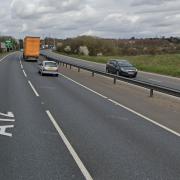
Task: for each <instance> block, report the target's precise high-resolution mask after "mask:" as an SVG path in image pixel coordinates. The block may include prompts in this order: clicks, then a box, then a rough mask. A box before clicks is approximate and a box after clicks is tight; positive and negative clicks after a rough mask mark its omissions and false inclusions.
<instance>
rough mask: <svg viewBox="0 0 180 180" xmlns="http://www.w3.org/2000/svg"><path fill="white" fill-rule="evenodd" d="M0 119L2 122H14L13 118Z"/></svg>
mask: <svg viewBox="0 0 180 180" xmlns="http://www.w3.org/2000/svg"><path fill="white" fill-rule="evenodd" d="M0 121H3V122H14V121H15V119H0Z"/></svg>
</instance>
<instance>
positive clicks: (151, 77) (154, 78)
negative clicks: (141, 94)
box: [42, 50, 180, 89]
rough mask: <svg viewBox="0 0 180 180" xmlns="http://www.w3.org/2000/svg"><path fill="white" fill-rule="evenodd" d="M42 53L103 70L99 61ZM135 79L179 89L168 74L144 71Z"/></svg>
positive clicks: (178, 82) (179, 86)
mask: <svg viewBox="0 0 180 180" xmlns="http://www.w3.org/2000/svg"><path fill="white" fill-rule="evenodd" d="M42 52H43V53H44V54H46V55H49V56H52V57H54V58H57V59H58V58H60V59H62V60H64V61H67V62H71V63H74V62H75V63H77V64H79V65H84V66H87V67H91V68H96V69H97V70H101V71H105V65H104V64H100V63H94V62H89V61H84V60H80V59H77V58H72V57H68V56H64V55H60V54H57V53H54V52H51V51H45V50H43V51H42ZM136 79H137V80H141V81H145V82H150V83H153V84H157V85H162V86H166V87H170V88H174V89H180V79H179V78H173V77H168V76H162V75H157V74H153V73H146V72H139V73H138V75H137V77H136Z"/></svg>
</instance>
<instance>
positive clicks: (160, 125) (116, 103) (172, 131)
mask: <svg viewBox="0 0 180 180" xmlns="http://www.w3.org/2000/svg"><path fill="white" fill-rule="evenodd" d="M59 74H60V75H62V76H63V77H64V78H66V79H68V80H70V81H72V82H74V83H76V84H78V85H79V86H81V87H84V88H85V89H87V90H89V91H91V92H93V93H95V94H97V95H98V96H100V97H103V98H106V99H108V98H107V97H106V96H104V95H102V94H100V93H98V92H96V91H94V90H92V89H90V88H88V87H86V86H84V85H82V84H80V83H78V82H76V81H74V80H73V79H71V78H69V77H67V76H65V75H63V74H61V73H59ZM108 101H110V102H112V103H114V104H115V105H118V106H120V107H122V108H124V109H126V110H127V111H130V112H131V113H133V114H136V115H137V116H139V117H141V118H143V119H145V120H147V121H149V122H151V123H153V124H155V125H156V126H159V127H161V128H163V129H165V130H166V131H168V132H170V133H172V134H174V135H176V136H178V137H180V133H178V132H176V131H174V130H172V129H170V128H168V127H166V126H164V125H162V124H159V123H157V122H156V121H154V120H152V119H150V118H148V117H146V116H144V115H142V114H140V113H138V112H136V111H135V110H133V109H131V108H128V107H126V106H124V105H122V104H120V103H118V102H116V101H114V100H112V99H108Z"/></svg>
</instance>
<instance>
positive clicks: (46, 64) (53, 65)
mask: <svg viewBox="0 0 180 180" xmlns="http://www.w3.org/2000/svg"><path fill="white" fill-rule="evenodd" d="M45 66H48V67H57V64H56V63H54V62H46V63H45Z"/></svg>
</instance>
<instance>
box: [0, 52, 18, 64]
mask: <svg viewBox="0 0 180 180" xmlns="http://www.w3.org/2000/svg"><path fill="white" fill-rule="evenodd" d="M14 53H15V52H14ZM14 53H11V54H8V55H6V56H4V57H3V58H2V59H0V62H2V61H3V60H4V59H6V58H7V57H8V56H10V55H12V54H14Z"/></svg>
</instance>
